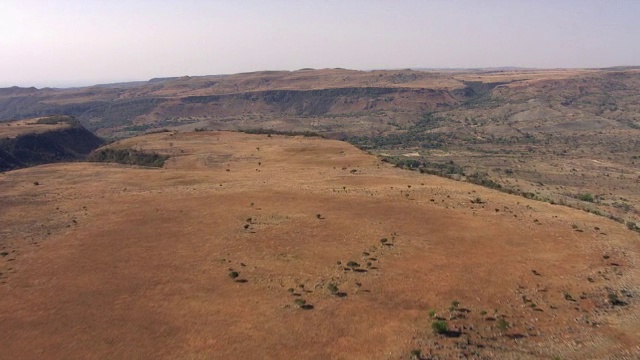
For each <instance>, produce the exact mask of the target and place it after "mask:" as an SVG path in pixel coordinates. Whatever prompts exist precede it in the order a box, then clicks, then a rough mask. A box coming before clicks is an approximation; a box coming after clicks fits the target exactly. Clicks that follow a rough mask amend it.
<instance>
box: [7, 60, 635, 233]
mask: <svg viewBox="0 0 640 360" xmlns="http://www.w3.org/2000/svg"><path fill="white" fill-rule="evenodd" d="M638 104H640V69H638V68H637V67H616V68H606V69H548V70H539V69H509V68H506V69H476V70H473V69H472V70H464V69H460V70H449V71H444V70H431V71H415V70H380V71H354V70H346V69H322V70H311V69H308V70H298V71H263V72H254V73H244V74H232V75H215V76H201V77H188V76H187V77H174V78H162V79H152V80H149V81H146V82H133V83H122V84H105V85H97V86H92V87H85V88H74V89H35V88H23V89H21V88H8V89H0V119H6V120H8V119H18V118H24V117H33V116H42V115H47V114H51V113H56V114H57V113H60V114H67V115H73V116H76V117H77V118H78V120H79V121H80V122H81V123H82V124H83V125H84V126H85V127H86V128H87V129H89V130H90V131H93V132H95V133H96V134H98V135H100V136H104V137H113V138H124V137H130V136H134V135H138V134H142V133H145V132H150V131H157V130H158V129H176V130H180V131H193V130H196V129H197V130H202V129H209V130H238V129H244V130H246V129H253V130H256V129H267V130H269V131H273V130H275V131H281V132H282V131H296V132H301V131H310V132H316V133H320V134H323V135H324V136H326V137H329V138H333V139H341V140H346V141H348V142H350V143H352V144H354V145H356V146H358V147H360V148H362V149H364V150H367V151H370V152H372V153H375V154H378V155H381V156H385V157H388V160H389V161H391V162H394V163H397V164H399V165H400V166H405V167H411V168H414V169H415V170H421V171H423V172H429V173H437V174H441V175H444V176H449V177H452V178H455V179H459V180H464V181H471V182H474V183H479V184H484V185H488V186H492V187H494V188H499V189H501V190H502V191H506V192H509V193H514V194H520V195H522V196H524V197H528V198H533V199H537V200H541V201H545V202H550V203H555V204H563V205H569V206H572V207H575V208H579V209H582V210H584V211H587V212H591V213H595V214H599V215H601V216H604V217H608V218H610V219H613V220H615V221H618V222H620V223H623V224H628V226H629V227H630V228H637V229H640V191H638V186H639V184H640V105H638ZM407 154H409V155H407Z"/></svg>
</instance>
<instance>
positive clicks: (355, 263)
mask: <svg viewBox="0 0 640 360" xmlns="http://www.w3.org/2000/svg"><path fill="white" fill-rule="evenodd" d="M347 266H348V267H350V268H354V267H360V264H358V263H357V262H355V261H349V262H348V263H347Z"/></svg>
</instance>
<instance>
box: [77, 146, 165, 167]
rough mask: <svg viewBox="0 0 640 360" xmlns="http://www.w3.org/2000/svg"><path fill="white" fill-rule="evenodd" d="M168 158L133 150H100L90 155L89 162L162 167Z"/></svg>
mask: <svg viewBox="0 0 640 360" xmlns="http://www.w3.org/2000/svg"><path fill="white" fill-rule="evenodd" d="M168 158H169V156H167V155H159V154H156V153H146V152H143V151H139V150H134V149H100V150H97V151H94V152H93V153H91V154H90V155H89V157H88V160H89V161H91V162H114V163H118V164H128V165H140V166H149V167H162V166H163V165H164V162H165V161H166V160H167V159H168Z"/></svg>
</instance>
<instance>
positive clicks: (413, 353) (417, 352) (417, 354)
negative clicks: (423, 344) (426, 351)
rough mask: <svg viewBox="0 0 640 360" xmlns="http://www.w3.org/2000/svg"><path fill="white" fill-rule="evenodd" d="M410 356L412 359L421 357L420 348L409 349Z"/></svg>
mask: <svg viewBox="0 0 640 360" xmlns="http://www.w3.org/2000/svg"><path fill="white" fill-rule="evenodd" d="M411 356H412V357H413V358H414V359H420V358H421V357H422V350H420V349H413V350H411Z"/></svg>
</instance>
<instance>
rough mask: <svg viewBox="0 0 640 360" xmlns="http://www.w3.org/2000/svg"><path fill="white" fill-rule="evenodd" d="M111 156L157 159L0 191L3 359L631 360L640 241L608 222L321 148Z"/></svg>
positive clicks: (45, 170) (179, 143) (204, 137)
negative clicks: (158, 158)
mask: <svg viewBox="0 0 640 360" xmlns="http://www.w3.org/2000/svg"><path fill="white" fill-rule="evenodd" d="M107 148H108V149H114V150H126V149H133V150H137V151H141V152H147V153H153V152H156V153H159V154H162V155H168V156H170V158H169V159H167V160H166V161H165V162H164V166H163V167H162V168H147V167H140V166H131V165H119V164H97V163H66V164H49V165H43V166H36V167H31V168H27V169H21V170H16V171H10V172H6V173H3V174H0V208H1V209H2V211H0V223H2V224H3V226H2V227H0V251H1V253H0V254H1V255H2V257H0V273H1V274H0V308H1V309H3V311H2V312H0V334H2V336H0V347H1V348H2V356H3V357H6V358H21V359H60V358H127V359H146V358H167V359H169V358H171V359H205V358H206V359H211V358H219V359H258V358H260V359H263V358H271V359H286V358H296V359H327V358H339V359H411V358H416V356H413V355H412V352H413V354H417V351H418V350H419V351H420V352H421V354H422V356H421V357H422V358H425V359H427V358H429V359H449V358H459V357H460V356H462V357H466V358H471V359H495V358H500V359H551V358H554V357H558V358H561V359H632V358H635V357H637V355H638V354H640V336H638V335H640V321H639V317H638V315H639V314H640V312H639V311H640V303H639V302H638V298H639V297H640V293H639V292H638V289H640V287H639V286H640V271H639V270H640V268H639V266H640V263H639V262H638V259H639V256H640V234H638V233H636V232H633V231H630V230H628V229H627V228H626V227H625V226H624V225H622V224H619V223H617V222H614V221H611V220H609V219H606V218H605V217H602V216H596V215H594V214H591V213H587V212H583V211H579V210H575V209H572V208H569V207H566V206H559V205H552V204H549V203H545V202H540V201H534V200H532V199H526V198H523V197H518V196H514V195H509V194H506V193H504V192H499V191H495V190H491V189H488V188H485V187H480V186H477V185H473V184H469V183H462V182H457V181H454V180H451V179H446V178H442V177H436V176H432V175H428V174H421V173H419V172H411V171H406V170H401V169H397V168H395V167H393V166H391V165H390V164H388V163H385V162H383V161H381V160H380V159H379V158H377V157H375V156H373V155H370V154H367V153H365V152H363V151H360V150H358V149H357V148H355V147H353V146H351V145H349V144H347V143H344V142H339V141H335V140H326V139H320V138H306V137H286V136H279V135H248V134H243V133H227V132H209V131H201V132H194V133H180V132H163V133H156V134H149V135H145V136H141V137H134V138H129V139H124V140H121V141H118V142H115V143H113V144H110V145H108V146H107ZM34 181H37V182H38V183H39V184H40V185H39V186H34V185H33V183H34ZM440 321H444V322H446V327H447V330H446V331H443V332H442V333H441V334H438V333H435V332H434V330H433V329H432V326H433V325H434V323H435V324H436V325H437V324H442V323H441V322H440ZM436 329H438V327H437V326H436ZM412 356H413V357H412Z"/></svg>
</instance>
